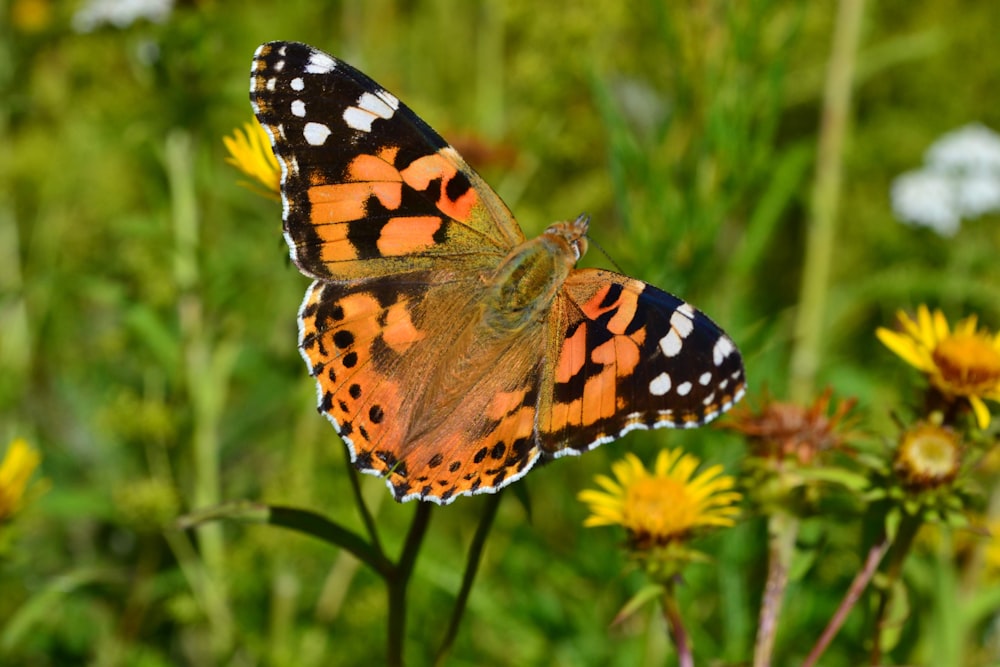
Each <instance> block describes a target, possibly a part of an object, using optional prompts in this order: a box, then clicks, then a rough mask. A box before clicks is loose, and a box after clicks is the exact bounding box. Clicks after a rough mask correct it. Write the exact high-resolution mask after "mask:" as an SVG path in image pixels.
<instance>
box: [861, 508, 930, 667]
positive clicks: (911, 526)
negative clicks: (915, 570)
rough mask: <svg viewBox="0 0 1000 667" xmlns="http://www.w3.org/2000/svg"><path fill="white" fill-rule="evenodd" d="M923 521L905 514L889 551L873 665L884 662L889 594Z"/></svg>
mask: <svg viewBox="0 0 1000 667" xmlns="http://www.w3.org/2000/svg"><path fill="white" fill-rule="evenodd" d="M922 523H923V522H922V521H921V520H920V519H919V518H917V517H911V516H908V515H907V516H904V517H903V520H902V521H901V522H900V524H899V529H898V531H897V532H896V535H895V536H894V539H893V542H892V550H891V552H890V553H889V566H888V568H887V569H886V573H885V575H886V576H885V585H884V586H883V587H882V596H881V599H880V600H879V604H878V611H877V612H876V614H875V633H874V636H873V637H872V655H871V663H870V664H872V665H881V664H882V631H883V630H884V629H885V614H886V611H887V610H888V609H889V596H890V595H892V587H893V585H894V584H895V583H896V581H897V580H898V579H899V577H900V575H901V574H902V573H903V564H904V563H905V562H906V557H907V556H908V555H909V553H910V547H911V546H912V545H913V539H914V538H915V537H916V536H917V532H918V531H919V530H920V526H921V525H922Z"/></svg>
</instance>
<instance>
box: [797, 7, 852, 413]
mask: <svg viewBox="0 0 1000 667" xmlns="http://www.w3.org/2000/svg"><path fill="white" fill-rule="evenodd" d="M863 10H864V0H841V1H840V4H839V8H838V12H837V20H836V25H835V27H834V33H833V50H832V52H831V54H830V62H829V66H828V68H827V76H826V87H825V90H824V94H823V115H822V119H821V125H820V135H819V146H818V154H817V156H816V180H815V182H814V184H813V191H812V202H811V204H812V206H811V217H812V219H811V221H810V223H809V229H808V230H807V238H806V250H805V258H804V260H803V268H802V270H803V274H802V285H801V287H800V292H799V301H798V312H797V315H796V320H795V332H794V334H795V336H794V339H795V348H794V350H793V351H792V359H791V376H790V378H789V380H790V386H789V394H790V396H792V397H797V398H800V399H803V400H804V399H805V397H807V396H809V395H810V394H811V393H812V391H813V383H814V382H815V378H816V370H817V368H818V366H819V358H820V348H821V343H822V341H821V338H822V333H823V331H824V329H825V324H824V321H823V320H824V314H825V312H826V300H827V288H828V285H829V281H830V266H831V264H832V262H833V256H834V252H835V248H834V240H835V237H836V227H837V208H838V204H839V200H840V192H841V181H842V172H843V161H844V159H843V157H844V139H845V137H846V135H847V125H848V117H849V114H850V106H851V87H852V82H853V79H854V71H855V57H856V55H857V50H858V42H859V41H860V35H861V17H862V14H863Z"/></svg>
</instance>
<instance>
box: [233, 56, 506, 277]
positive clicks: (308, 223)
mask: <svg viewBox="0 0 1000 667" xmlns="http://www.w3.org/2000/svg"><path fill="white" fill-rule="evenodd" d="M250 100H251V103H252V105H253V108H254V112H255V114H256V116H257V120H258V121H259V122H260V124H261V125H262V126H263V127H264V129H265V130H267V132H268V134H269V135H270V137H271V144H272V147H273V149H274V153H275V155H276V156H277V158H278V161H279V162H280V164H281V169H282V178H281V193H282V202H283V220H284V230H285V238H286V239H287V241H288V245H289V248H290V249H291V255H292V259H293V260H294V261H295V263H296V264H297V265H298V267H299V268H300V269H301V270H302V272H303V273H305V274H306V275H309V276H311V277H313V278H316V279H319V280H324V281H328V282H334V281H335V282H353V281H361V280H365V279H368V278H370V277H372V276H385V275H393V274H406V273H414V272H426V271H428V270H432V269H435V268H439V267H441V266H442V260H443V259H449V258H458V259H460V260H461V261H460V262H458V263H456V264H455V266H457V267H462V268H465V269H466V270H467V271H474V270H476V269H478V268H482V267H488V266H493V265H495V264H496V263H497V262H499V261H500V260H501V259H502V258H503V257H504V256H505V255H506V253H507V252H508V251H509V249H510V248H512V247H513V246H515V245H517V244H518V243H520V242H522V241H523V240H524V236H523V234H522V233H521V230H520V228H519V227H518V226H517V223H516V222H515V221H514V218H513V217H512V216H511V214H510V211H509V210H508V209H507V207H506V206H505V205H504V203H503V202H502V201H501V200H500V198H499V197H498V196H497V195H496V194H495V193H494V192H493V190H492V189H491V188H490V187H489V186H488V185H486V183H485V182H484V181H483V180H482V178H480V177H479V175H478V174H476V172H475V171H474V170H473V169H472V168H471V167H469V165H468V164H466V163H465V161H464V160H463V159H462V158H461V156H459V154H458V153H457V152H456V151H455V149H453V148H452V147H451V146H449V145H448V144H447V143H446V142H445V141H444V140H443V139H442V138H441V137H440V136H439V135H438V134H437V133H436V132H434V130H432V129H431V128H430V127H428V126H427V124H426V123H424V122H423V121H422V120H420V118H419V117H417V115H416V114H414V113H413V112H412V111H410V109H409V108H408V107H407V106H406V105H404V104H402V103H401V102H400V101H399V100H398V99H397V98H396V97H395V96H393V95H392V94H391V93H389V92H387V91H386V90H384V89H383V88H382V87H381V86H379V85H378V84H377V83H375V82H374V81H372V80H371V79H369V78H368V77H367V76H365V75H364V74H362V73H361V72H359V71H358V70H356V69H354V68H353V67H351V66H350V65H348V64H347V63H345V62H343V61H341V60H338V59H336V58H334V57H333V56H330V55H328V54H326V53H323V52H322V51H319V50H318V49H314V48H312V47H311V46H307V45H305V44H299V43H295V42H270V43H267V44H264V45H262V46H261V47H260V48H258V49H257V52H256V53H255V54H254V60H253V66H252V69H251V75H250Z"/></svg>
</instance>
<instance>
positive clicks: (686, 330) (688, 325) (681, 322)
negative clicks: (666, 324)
mask: <svg viewBox="0 0 1000 667" xmlns="http://www.w3.org/2000/svg"><path fill="white" fill-rule="evenodd" d="M684 305H685V306H687V304H686V303H685V304H684ZM688 308H689V309H690V306H688ZM670 326H672V327H673V328H674V331H676V332H677V335H678V336H680V337H681V338H687V337H688V335H689V334H690V333H691V332H692V331H693V330H694V321H693V320H692V319H691V314H690V313H686V312H684V310H683V307H679V308H677V310H675V311H674V314H673V315H671V316H670Z"/></svg>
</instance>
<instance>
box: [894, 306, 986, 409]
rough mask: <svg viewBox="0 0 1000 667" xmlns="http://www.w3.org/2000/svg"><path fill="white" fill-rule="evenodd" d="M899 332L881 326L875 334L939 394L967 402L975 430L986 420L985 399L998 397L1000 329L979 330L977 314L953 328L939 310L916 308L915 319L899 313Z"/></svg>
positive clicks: (923, 307) (924, 307) (925, 307)
mask: <svg viewBox="0 0 1000 667" xmlns="http://www.w3.org/2000/svg"><path fill="white" fill-rule="evenodd" d="M898 317H899V323H900V324H901V325H902V326H903V331H902V332H899V331H891V330H889V329H885V328H883V327H879V329H878V330H877V331H876V332H875V335H876V336H878V339H879V340H880V341H882V343H883V344H884V345H885V346H886V347H888V348H889V349H890V350H892V351H893V352H894V353H896V354H897V355H899V356H900V357H901V358H902V359H903V361H905V362H906V363H908V364H910V365H911V366H913V367H914V368H916V369H917V370H919V371H921V372H922V373H924V374H925V375H927V377H928V379H929V380H930V383H931V385H932V386H933V387H934V388H935V389H937V390H938V391H939V392H941V394H942V395H943V396H944V397H946V398H948V399H954V398H956V397H962V398H965V399H967V400H968V401H969V404H970V405H971V406H972V411H973V413H975V415H976V423H977V424H979V428H986V427H987V426H989V424H990V412H989V410H988V409H987V407H986V404H985V403H983V399H986V400H990V401H1000V333H997V334H996V335H993V334H990V333H989V332H988V331H983V330H977V328H976V324H977V321H976V316H975V315H972V316H970V317H967V318H965V319H964V320H962V321H960V322H959V323H958V324H956V325H955V329H954V331H952V330H951V329H950V328H949V326H948V320H946V319H945V317H944V314H943V313H942V312H941V311H940V310H935V311H934V312H933V313H931V312H930V310H929V309H928V308H927V306H924V305H921V306H920V307H918V308H917V319H916V321H914V320H912V319H910V317H909V316H908V315H907V314H906V313H904V312H902V311H900V312H899V314H898Z"/></svg>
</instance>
